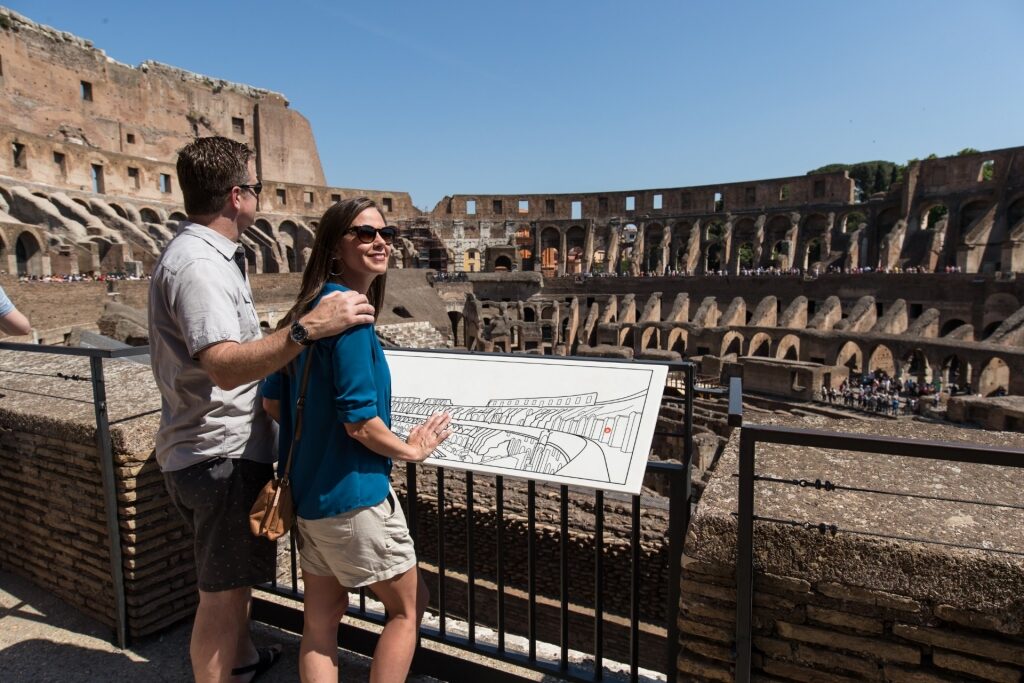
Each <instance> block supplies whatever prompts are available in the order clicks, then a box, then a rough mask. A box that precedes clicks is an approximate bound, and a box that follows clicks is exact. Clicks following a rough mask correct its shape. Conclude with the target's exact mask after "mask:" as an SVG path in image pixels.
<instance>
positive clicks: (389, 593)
mask: <svg viewBox="0 0 1024 683" xmlns="http://www.w3.org/2000/svg"><path fill="white" fill-rule="evenodd" d="M370 590H372V591H373V594H374V595H376V596H377V599H379V600H380V601H381V602H382V603H384V608H385V609H386V610H387V612H388V620H387V623H386V624H385V625H384V631H383V633H381V634H380V638H379V639H378V640H377V648H376V649H375V650H374V651H373V664H372V665H371V666H370V683H402V681H404V680H405V678H406V676H407V675H408V674H409V666H410V665H411V664H412V656H413V654H415V652H416V637H417V635H418V632H419V627H420V620H421V619H422V618H423V611H424V610H425V609H426V608H427V600H428V599H429V597H430V595H429V592H428V591H427V584H426V583H424V581H423V577H421V576H420V573H419V570H418V569H417V568H416V567H415V566H414V567H413V568H412V569H409V570H408V571H406V572H404V573H402V574H399V575H398V576H396V577H394V578H391V579H388V580H386V581H380V582H378V583H375V584H373V585H371V586H370Z"/></svg>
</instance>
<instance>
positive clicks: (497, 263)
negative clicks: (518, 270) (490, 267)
mask: <svg viewBox="0 0 1024 683" xmlns="http://www.w3.org/2000/svg"><path fill="white" fill-rule="evenodd" d="M494 270H495V271H498V272H507V271H510V270H512V259H510V258H509V257H508V256H499V257H498V258H496V259H494Z"/></svg>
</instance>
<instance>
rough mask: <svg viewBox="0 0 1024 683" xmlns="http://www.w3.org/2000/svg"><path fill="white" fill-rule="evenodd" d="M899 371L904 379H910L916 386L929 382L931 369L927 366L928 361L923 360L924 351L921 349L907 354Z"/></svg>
mask: <svg viewBox="0 0 1024 683" xmlns="http://www.w3.org/2000/svg"><path fill="white" fill-rule="evenodd" d="M900 370H901V371H902V373H903V378H904V379H905V378H907V377H910V378H912V379H914V380H916V381H917V383H918V384H927V383H928V382H931V379H932V378H931V368H930V367H929V366H928V359H927V358H925V355H924V351H922V350H921V349H914V350H913V351H911V352H909V353H907V354H906V355H905V356H904V357H903V365H902V367H901V368H900Z"/></svg>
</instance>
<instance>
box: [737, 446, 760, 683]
mask: <svg viewBox="0 0 1024 683" xmlns="http://www.w3.org/2000/svg"><path fill="white" fill-rule="evenodd" d="M754 444H755V442H754V433H753V432H750V431H747V430H743V432H742V433H741V434H740V463H739V468H740V472H739V474H740V481H739V503H738V510H737V512H738V513H739V516H738V518H737V529H736V543H737V548H736V683H749V682H750V666H751V653H750V648H751V626H752V618H753V604H754V602H753V601H754Z"/></svg>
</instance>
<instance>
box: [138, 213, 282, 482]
mask: <svg viewBox="0 0 1024 683" xmlns="http://www.w3.org/2000/svg"><path fill="white" fill-rule="evenodd" d="M238 248H239V245H238V244H237V243H235V242H232V241H231V240H229V239H228V238H226V237H224V236H223V235H221V234H220V233H217V232H215V231H213V230H210V229H209V228H206V227H204V226H201V225H197V224H195V223H186V224H185V226H184V228H183V229H182V230H181V231H180V232H179V233H178V235H177V236H176V237H175V238H174V239H173V240H171V242H170V244H168V245H167V248H166V249H165V250H164V253H163V255H162V256H161V257H160V260H159V261H158V262H157V265H156V268H155V269H154V271H153V280H152V282H151V283H150V288H149V343H150V356H151V358H152V366H153V375H154V377H155V378H156V383H157V385H158V386H159V388H160V395H161V397H162V413H161V418H160V430H159V432H157V437H156V459H157V462H158V463H159V464H160V469H162V470H163V471H165V472H169V471H173V470H180V469H184V468H186V467H190V466H192V465H195V464H198V463H200V462H203V461H205V460H207V459H209V458H213V457H228V458H247V459H250V460H256V461H258V462H273V461H274V459H275V458H276V442H277V438H276V429H275V427H274V424H273V422H272V421H271V420H270V418H269V417H268V416H267V414H266V413H265V412H264V410H263V405H262V402H261V401H260V398H259V382H252V383H250V384H245V385H242V386H240V387H237V388H235V389H230V390H225V389H220V388H218V387H217V385H215V384H214V383H213V380H211V379H210V377H209V375H207V374H206V372H205V371H204V370H203V368H202V366H201V365H200V364H199V361H198V359H197V356H198V354H199V352H200V351H202V350H203V349H205V348H206V347H208V346H212V345H213V344H218V343H220V342H224V341H235V342H248V341H253V340H255V339H259V338H260V337H261V332H260V324H259V319H258V317H257V316H256V308H255V307H254V306H253V302H252V291H251V290H250V288H249V283H248V280H247V279H246V278H245V277H244V276H243V275H242V272H241V271H240V270H239V268H238V266H236V264H235V262H234V256H235V252H236V250H237V249H238Z"/></svg>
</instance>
